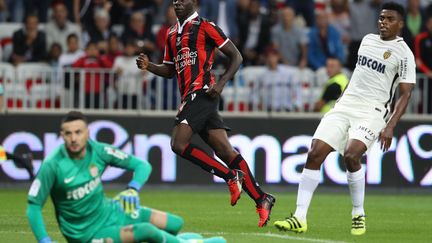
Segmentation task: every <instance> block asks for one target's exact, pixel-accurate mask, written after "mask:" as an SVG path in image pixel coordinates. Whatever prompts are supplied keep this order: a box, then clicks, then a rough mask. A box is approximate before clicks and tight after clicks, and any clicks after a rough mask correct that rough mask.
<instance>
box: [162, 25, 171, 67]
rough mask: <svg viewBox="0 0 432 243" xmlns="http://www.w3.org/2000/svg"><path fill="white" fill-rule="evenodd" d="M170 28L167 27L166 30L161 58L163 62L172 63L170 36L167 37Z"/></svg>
mask: <svg viewBox="0 0 432 243" xmlns="http://www.w3.org/2000/svg"><path fill="white" fill-rule="evenodd" d="M170 30H171V28H169V29H168V30H167V32H166V38H165V39H166V41H165V48H164V58H163V63H166V64H174V61H173V51H172V48H171V45H170V37H169V33H170Z"/></svg>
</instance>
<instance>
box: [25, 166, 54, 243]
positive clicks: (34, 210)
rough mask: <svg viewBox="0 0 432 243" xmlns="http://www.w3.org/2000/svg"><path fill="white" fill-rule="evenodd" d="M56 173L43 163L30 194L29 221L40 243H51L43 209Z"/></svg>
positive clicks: (27, 211) (27, 212)
mask: <svg viewBox="0 0 432 243" xmlns="http://www.w3.org/2000/svg"><path fill="white" fill-rule="evenodd" d="M54 180H55V173H54V169H53V168H52V166H51V165H49V164H47V163H45V162H44V163H42V166H41V168H40V169H39V172H38V175H37V176H36V179H35V180H34V181H33V183H32V185H31V187H30V190H29V193H28V198H27V200H28V205H27V210H26V214H27V219H28V221H29V224H30V227H31V229H32V231H33V234H34V235H35V237H36V239H37V241H38V242H39V243H48V242H51V238H50V237H49V236H48V233H47V231H46V227H45V223H44V220H43V216H42V207H43V205H44V204H45V202H46V199H47V198H48V195H49V193H50V191H51V188H52V185H53V184H54Z"/></svg>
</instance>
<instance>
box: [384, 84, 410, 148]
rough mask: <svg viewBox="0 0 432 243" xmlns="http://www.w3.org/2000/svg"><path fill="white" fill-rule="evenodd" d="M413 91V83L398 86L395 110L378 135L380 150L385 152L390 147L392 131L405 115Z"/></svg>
mask: <svg viewBox="0 0 432 243" xmlns="http://www.w3.org/2000/svg"><path fill="white" fill-rule="evenodd" d="M413 89H414V84H413V83H400V84H399V94H400V96H399V99H398V100H397V101H396V105H395V109H394V111H393V114H392V115H391V117H390V119H389V121H388V122H387V125H386V126H385V127H384V129H383V130H382V131H381V133H380V134H379V141H380V142H381V149H382V150H383V151H387V150H388V149H389V147H390V145H391V141H392V138H393V130H394V128H395V127H396V124H397V123H398V121H399V120H400V118H401V117H402V115H403V114H404V113H405V110H406V108H407V106H408V102H409V99H410V97H411V92H412V90H413Z"/></svg>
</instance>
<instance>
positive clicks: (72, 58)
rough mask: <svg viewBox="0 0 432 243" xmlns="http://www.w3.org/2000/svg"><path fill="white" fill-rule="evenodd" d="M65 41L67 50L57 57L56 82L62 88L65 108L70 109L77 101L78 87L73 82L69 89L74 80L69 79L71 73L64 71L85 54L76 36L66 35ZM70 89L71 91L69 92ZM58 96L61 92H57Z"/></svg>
mask: <svg viewBox="0 0 432 243" xmlns="http://www.w3.org/2000/svg"><path fill="white" fill-rule="evenodd" d="M66 41H67V49H66V51H65V52H63V53H62V54H61V55H60V57H59V64H58V70H57V80H58V82H60V86H61V87H64V91H65V92H64V93H63V95H62V96H63V97H64V102H65V106H66V107H70V106H73V103H74V102H78V100H79V85H78V83H77V82H74V83H73V85H74V86H73V87H71V82H72V81H74V80H75V79H72V77H71V74H72V72H71V71H70V70H66V69H67V68H70V67H72V64H73V63H75V62H76V61H77V60H78V59H79V58H80V57H82V56H84V55H85V52H84V51H83V50H81V49H80V44H79V39H78V36H77V35H76V34H70V35H68V36H67V39H66ZM77 76H78V75H77ZM77 78H78V77H76V79H77ZM71 88H72V91H70V89H71ZM59 94H62V92H61V91H59ZM71 101H72V102H71ZM77 104H78V103H77Z"/></svg>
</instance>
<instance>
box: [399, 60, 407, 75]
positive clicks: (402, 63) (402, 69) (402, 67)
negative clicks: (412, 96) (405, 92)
mask: <svg viewBox="0 0 432 243" xmlns="http://www.w3.org/2000/svg"><path fill="white" fill-rule="evenodd" d="M407 73H408V58H407V57H405V58H404V59H402V60H400V64H399V77H400V78H401V79H406V78H407Z"/></svg>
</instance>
